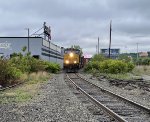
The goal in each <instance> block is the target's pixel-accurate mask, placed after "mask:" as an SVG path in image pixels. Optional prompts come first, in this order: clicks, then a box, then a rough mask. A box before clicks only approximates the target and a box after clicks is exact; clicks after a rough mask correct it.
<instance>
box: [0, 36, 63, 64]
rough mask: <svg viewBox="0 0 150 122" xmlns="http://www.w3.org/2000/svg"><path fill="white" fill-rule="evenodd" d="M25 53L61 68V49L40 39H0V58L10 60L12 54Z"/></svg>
mask: <svg viewBox="0 0 150 122" xmlns="http://www.w3.org/2000/svg"><path fill="white" fill-rule="evenodd" d="M24 46H26V47H27V51H28V50H29V52H31V55H32V56H33V57H35V58H39V59H43V60H47V61H50V62H56V63H59V64H60V65H61V67H63V48H62V47H60V46H58V45H55V44H53V43H52V42H50V41H47V40H45V39H43V38H42V37H0V56H4V57H7V58H10V57H11V55H12V53H14V52H15V53H18V52H21V50H22V48H23V47H24Z"/></svg>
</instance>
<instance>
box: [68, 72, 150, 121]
mask: <svg viewBox="0 0 150 122" xmlns="http://www.w3.org/2000/svg"><path fill="white" fill-rule="evenodd" d="M67 78H68V79H69V80H70V81H71V83H72V84H73V85H74V86H75V87H76V89H77V90H79V91H80V92H81V93H83V94H84V95H86V96H87V97H88V98H89V99H90V100H92V102H94V103H95V104H96V105H97V106H98V107H100V108H102V109H103V110H104V111H105V113H107V114H109V115H110V116H111V117H113V118H114V119H115V120H116V121H119V122H150V109H149V108H146V107H144V106H142V105H139V104H137V103H135V102H133V101H130V100H127V99H125V98H124V97H121V96H118V95H116V94H114V93H112V92H110V91H107V90H105V89H103V88H101V87H98V86H96V85H94V84H92V83H90V82H88V81H87V80H86V79H83V78H81V77H80V76H78V75H77V74H73V73H69V74H67Z"/></svg>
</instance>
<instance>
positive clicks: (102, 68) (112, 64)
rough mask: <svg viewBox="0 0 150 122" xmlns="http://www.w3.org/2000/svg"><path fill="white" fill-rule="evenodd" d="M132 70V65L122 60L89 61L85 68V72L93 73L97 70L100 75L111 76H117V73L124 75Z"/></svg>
mask: <svg viewBox="0 0 150 122" xmlns="http://www.w3.org/2000/svg"><path fill="white" fill-rule="evenodd" d="M133 68H134V64H133V63H131V62H129V63H126V62H124V61H122V60H112V59H110V60H104V61H101V62H98V61H93V62H92V61H91V62H89V63H88V64H87V65H86V66H85V69H84V70H85V71H93V69H94V70H97V71H99V72H101V73H111V74H118V73H126V72H130V71H132V70H133Z"/></svg>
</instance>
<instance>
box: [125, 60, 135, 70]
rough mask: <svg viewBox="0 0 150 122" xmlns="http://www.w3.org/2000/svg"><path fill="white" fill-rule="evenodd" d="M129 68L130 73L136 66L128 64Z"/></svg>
mask: <svg viewBox="0 0 150 122" xmlns="http://www.w3.org/2000/svg"><path fill="white" fill-rule="evenodd" d="M127 66H128V72H131V71H132V70H133V69H134V67H135V65H134V64H133V63H132V62H128V63H127Z"/></svg>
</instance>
